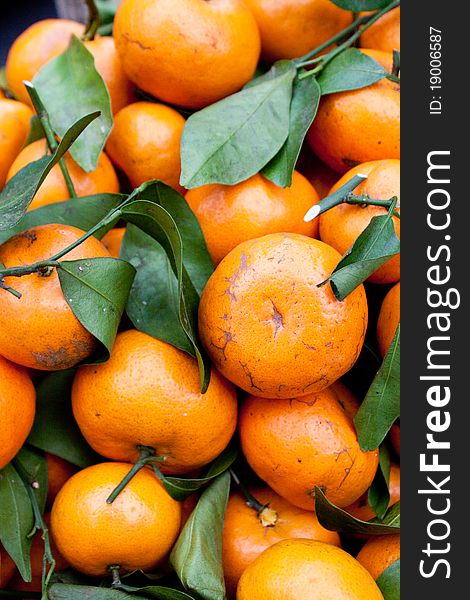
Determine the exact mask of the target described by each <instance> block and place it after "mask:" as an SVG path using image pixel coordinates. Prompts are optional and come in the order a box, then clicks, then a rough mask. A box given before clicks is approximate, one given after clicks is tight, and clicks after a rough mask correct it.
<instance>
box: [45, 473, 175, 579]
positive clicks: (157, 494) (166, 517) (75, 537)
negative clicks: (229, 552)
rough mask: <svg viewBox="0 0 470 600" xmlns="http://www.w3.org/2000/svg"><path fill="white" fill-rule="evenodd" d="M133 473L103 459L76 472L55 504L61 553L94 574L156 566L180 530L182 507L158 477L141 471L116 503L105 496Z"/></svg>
mask: <svg viewBox="0 0 470 600" xmlns="http://www.w3.org/2000/svg"><path fill="white" fill-rule="evenodd" d="M128 471H129V465H128V464H124V463H101V464H98V465H93V466H92V467H88V468H86V469H83V470H82V471H79V472H78V473H76V474H75V475H74V476H73V477H71V478H70V479H69V480H68V481H67V482H66V483H65V485H64V486H63V488H62V489H61V490H60V492H59V494H58V495H57V498H56V500H55V502H54V505H53V507H52V519H51V525H52V532H53V535H54V538H55V541H56V544H57V547H58V549H59V551H60V553H61V554H62V555H63V556H64V557H65V559H66V560H68V562H69V563H70V564H71V565H72V566H73V567H74V568H75V569H77V570H78V571H81V572H83V573H85V574H87V575H92V576H96V577H97V576H104V575H107V574H109V567H111V566H118V567H119V569H120V571H121V573H126V572H132V571H135V570H136V569H144V570H149V569H152V568H154V567H155V566H156V565H157V564H158V563H159V562H160V561H161V560H162V559H164V558H165V557H166V555H167V554H168V552H169V550H170V549H171V547H172V545H173V543H174V542H175V540H176V537H177V535H178V532H179V528H180V520H181V508H180V505H179V503H178V502H176V500H173V498H171V496H169V494H168V493H167V492H166V491H165V489H164V487H163V485H162V484H161V483H160V481H159V480H158V479H157V476H156V475H155V474H154V473H153V472H152V471H150V470H149V469H142V470H141V471H139V472H138V473H137V475H135V477H133V478H132V480H131V481H130V482H129V483H128V485H127V486H126V487H125V488H124V490H123V491H122V492H121V493H120V494H119V496H118V497H117V498H116V500H114V502H113V503H112V504H107V503H106V499H107V498H108V496H109V495H110V494H111V492H112V491H113V490H114V488H115V487H116V486H117V485H118V484H119V482H120V481H121V480H122V478H123V477H124V476H125V475H126V473H127V472H128Z"/></svg>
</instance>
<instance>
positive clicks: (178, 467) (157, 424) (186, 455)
mask: <svg viewBox="0 0 470 600" xmlns="http://www.w3.org/2000/svg"><path fill="white" fill-rule="evenodd" d="M72 407H73V413H74V416H75V419H76V421H77V423H78V425H79V427H80V429H81V431H82V433H83V435H84V436H85V438H86V439H87V441H88V443H89V444H90V445H91V447H92V448H94V449H95V450H96V451H97V452H98V453H99V454H102V455H103V456H106V457H107V458H111V459H113V460H120V461H131V462H134V461H136V460H137V459H138V457H139V446H148V447H150V448H153V449H154V450H155V452H156V454H157V455H159V456H165V457H166V458H167V460H166V462H165V463H161V464H160V465H159V467H160V468H161V470H162V471H164V472H166V473H187V472H189V471H191V470H193V469H197V468H199V467H201V466H203V465H205V464H207V463H209V462H211V461H212V460H213V459H214V458H216V456H218V455H219V454H220V453H221V452H222V450H224V448H225V447H226V446H227V444H228V443H229V441H230V438H231V437H232V434H233V432H234V431H235V427H236V423H237V399H236V393H235V390H234V388H233V386H232V385H231V384H230V383H229V382H228V381H226V380H225V379H224V377H222V376H221V375H220V374H219V373H218V372H217V371H216V370H215V369H213V370H212V373H211V381H210V384H209V387H208V389H207V391H206V393H205V394H201V392H200V381H199V371H198V366H197V362H196V360H195V359H194V358H192V357H190V356H189V355H188V354H186V353H185V352H183V351H181V350H178V349H177V348H175V347H174V346H171V345H170V344H168V343H166V342H163V341H160V340H157V339H155V338H153V337H151V336H149V335H147V334H146V333H142V332H140V331H135V330H129V331H125V332H122V333H119V334H118V336H117V337H116V341H115V343H114V347H113V350H112V353H111V357H110V359H109V360H108V362H106V363H103V364H99V365H90V366H82V367H80V368H79V370H78V372H77V374H76V376H75V379H74V382H73V388H72Z"/></svg>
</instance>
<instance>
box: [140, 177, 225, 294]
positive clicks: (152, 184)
mask: <svg viewBox="0 0 470 600" xmlns="http://www.w3.org/2000/svg"><path fill="white" fill-rule="evenodd" d="M134 198H135V199H139V200H149V201H150V202H154V203H155V204H158V205H159V206H161V207H163V208H164V209H165V210H166V211H167V212H168V213H169V214H170V215H171V217H172V218H173V220H174V221H175V223H176V225H177V227H178V232H179V234H180V236H181V241H182V243H183V264H184V266H185V269H186V271H187V272H188V275H189V278H190V279H191V281H192V283H193V285H194V287H195V289H196V291H197V292H198V294H201V293H202V290H203V289H204V288H205V287H206V283H207V280H208V279H209V277H210V276H211V275H212V273H213V271H214V266H213V264H212V259H211V257H210V254H209V251H208V250H207V245H206V241H205V239H204V235H203V233H202V229H201V226H200V225H199V221H198V220H197V218H196V216H195V214H194V213H193V211H192V210H191V209H190V208H189V205H188V203H187V202H186V200H185V198H184V197H183V196H182V195H181V194H180V193H178V192H177V191H176V190H174V189H173V188H171V187H170V186H169V185H166V184H165V183H163V182H161V181H155V180H154V181H148V182H146V183H144V184H143V185H141V186H140V187H138V188H137V189H136V190H134V192H133V193H132V195H131V196H130V199H134Z"/></svg>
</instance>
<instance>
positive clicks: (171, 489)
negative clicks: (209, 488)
mask: <svg viewBox="0 0 470 600" xmlns="http://www.w3.org/2000/svg"><path fill="white" fill-rule="evenodd" d="M237 454H238V452H237V449H236V447H235V445H233V444H231V445H230V446H228V448H226V449H225V450H224V451H223V452H222V454H220V455H219V456H218V457H217V458H216V459H215V460H214V461H213V462H212V463H211V464H210V465H209V467H207V468H206V469H205V472H204V473H202V475H201V476H200V477H198V478H195V479H184V478H182V477H167V476H161V479H162V483H163V485H164V486H165V489H166V491H167V492H168V493H169V494H170V496H171V497H172V498H174V499H175V500H184V499H185V498H187V497H188V496H190V495H191V494H192V493H193V492H196V491H197V490H200V489H201V488H202V487H203V486H205V485H206V484H207V483H208V482H209V481H211V480H212V479H215V478H216V477H219V475H221V474H222V473H224V472H225V471H227V470H228V469H229V468H230V467H231V466H232V464H233V463H234V461H235V459H236V458H237Z"/></svg>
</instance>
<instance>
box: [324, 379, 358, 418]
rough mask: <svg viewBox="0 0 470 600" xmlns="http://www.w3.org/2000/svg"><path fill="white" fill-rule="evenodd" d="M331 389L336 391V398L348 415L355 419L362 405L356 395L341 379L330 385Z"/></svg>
mask: <svg viewBox="0 0 470 600" xmlns="http://www.w3.org/2000/svg"><path fill="white" fill-rule="evenodd" d="M329 389H330V391H331V392H333V393H334V395H335V396H336V400H338V402H339V403H340V404H341V406H342V407H343V409H344V412H345V413H346V414H347V415H348V417H349V418H350V419H354V417H355V416H356V413H357V411H358V410H359V407H360V406H361V404H360V402H359V400H358V399H357V398H356V396H355V395H354V394H353V393H352V392H351V390H350V389H349V388H347V387H346V386H345V385H344V383H342V382H341V381H335V382H334V383H332V384H331V385H330V387H329Z"/></svg>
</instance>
